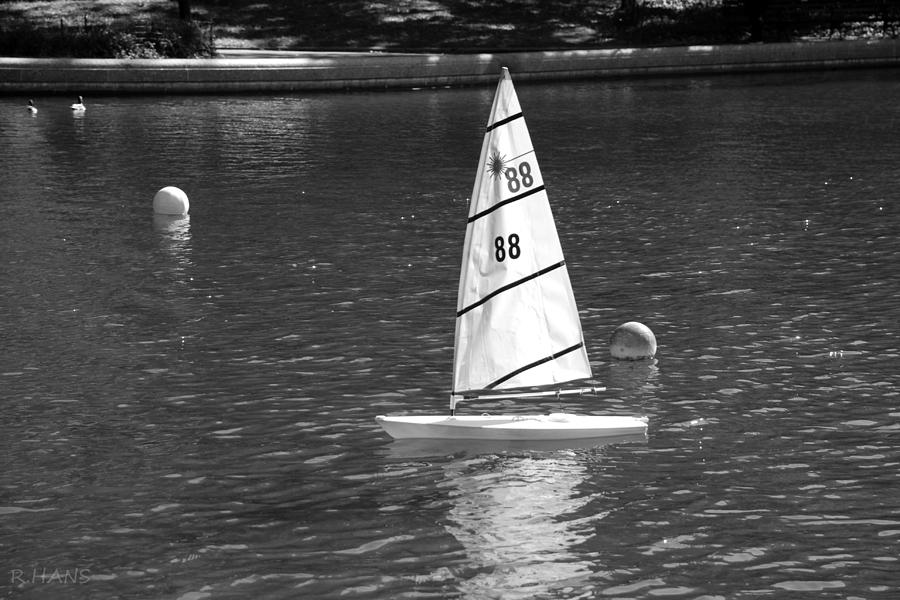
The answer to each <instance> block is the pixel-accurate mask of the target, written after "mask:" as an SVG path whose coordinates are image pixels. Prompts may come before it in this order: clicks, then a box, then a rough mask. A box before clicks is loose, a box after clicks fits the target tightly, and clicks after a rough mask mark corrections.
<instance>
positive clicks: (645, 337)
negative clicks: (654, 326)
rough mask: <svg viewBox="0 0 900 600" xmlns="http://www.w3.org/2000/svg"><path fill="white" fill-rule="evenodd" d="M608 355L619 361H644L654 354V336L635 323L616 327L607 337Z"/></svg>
mask: <svg viewBox="0 0 900 600" xmlns="http://www.w3.org/2000/svg"><path fill="white" fill-rule="evenodd" d="M609 353H610V354H611V355H612V357H613V358H617V359H619V360H644V359H649V358H653V357H654V355H655V354H656V336H655V335H653V332H652V331H650V328H649V327H647V326H646V325H644V324H643V323H638V322H637V321H629V322H627V323H624V324H622V325H619V326H618V327H616V330H615V331H613V333H612V335H611V336H610V337H609Z"/></svg>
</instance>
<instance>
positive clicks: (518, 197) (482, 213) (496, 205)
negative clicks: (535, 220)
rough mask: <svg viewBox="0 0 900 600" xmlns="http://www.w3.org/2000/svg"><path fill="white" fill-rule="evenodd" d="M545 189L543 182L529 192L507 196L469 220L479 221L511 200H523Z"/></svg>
mask: <svg viewBox="0 0 900 600" xmlns="http://www.w3.org/2000/svg"><path fill="white" fill-rule="evenodd" d="M543 191H544V186H543V184H541V185H539V186H537V187H536V188H533V189H530V190H528V191H527V192H524V193H522V194H519V195H518V196H513V197H512V198H507V199H506V200H503V201H502V202H498V203H497V204H495V205H493V206H492V207H490V208H486V209H484V210H483V211H481V212H480V213H478V214H474V215H472V216H471V217H469V220H468V222H469V223H471V222H472V221H477V220H478V219H480V218H481V217H483V216H485V215H489V214H491V213H492V212H494V211H495V210H497V209H498V208H500V207H501V206H506V205H507V204H510V203H511V202H517V201H519V200H521V199H522V198H527V197H528V196H532V195H534V194H537V193H538V192H543Z"/></svg>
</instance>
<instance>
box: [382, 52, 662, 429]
mask: <svg viewBox="0 0 900 600" xmlns="http://www.w3.org/2000/svg"><path fill="white" fill-rule="evenodd" d="M457 303H458V304H457V315H456V339H455V351H454V361H453V391H452V392H451V396H450V414H449V415H446V414H444V415H438V416H435V415H412V416H378V417H376V421H378V423H379V424H380V425H381V426H382V427H383V428H384V430H385V431H387V433H388V434H390V435H391V436H392V437H394V438H433V439H487V440H536V441H557V440H575V439H590V438H598V437H618V436H629V435H635V434H643V433H646V430H647V421H646V420H645V419H642V418H636V417H628V416H595V415H574V414H569V413H553V414H548V415H478V416H468V415H457V414H456V405H457V402H459V401H460V400H463V399H467V398H478V399H479V400H482V401H484V400H489V399H491V398H498V399H499V398H504V399H509V398H527V397H535V396H542V395H544V396H556V395H562V394H571V393H584V392H587V391H592V390H593V389H594V388H574V389H572V388H568V389H567V388H566V387H565V386H566V385H567V384H571V383H572V382H575V381H578V380H584V379H588V378H590V377H591V367H590V364H589V362H588V357H587V351H586V349H585V344H584V339H583V337H582V333H581V321H580V320H579V317H578V309H577V307H576V305H575V297H574V295H573V293H572V286H571V283H570V282H569V274H568V271H567V269H566V262H565V259H564V258H563V253H562V247H561V245H560V242H559V237H558V236H557V233H556V226H555V224H554V222H553V215H552V213H551V210H550V202H549V200H548V198H547V192H546V191H545V189H544V181H543V178H542V177H541V171H540V168H539V167H538V162H537V158H536V157H535V154H534V149H533V148H532V145H531V136H530V135H529V134H528V128H527V127H526V125H525V119H524V118H523V116H522V110H521V108H520V106H519V100H518V98H517V96H516V92H515V89H514V88H513V84H512V79H511V78H510V76H509V71H508V70H507V69H506V68H503V72H502V74H501V77H500V83H499V85H498V86H497V92H496V94H495V96H494V103H493V106H492V108H491V115H490V119H489V120H488V126H487V131H486V132H485V136H484V143H483V145H482V147H481V159H480V161H479V166H478V171H477V173H476V175H475V187H474V189H473V191H472V199H471V203H470V206H469V219H468V224H467V228H466V238H465V245H464V247H463V260H462V269H461V273H460V281H459V295H458V300H457ZM523 389H529V390H530V391H528V392H524V393H503V391H504V390H506V391H507V392H509V391H510V390H523ZM534 390H538V391H534ZM485 394H487V395H485Z"/></svg>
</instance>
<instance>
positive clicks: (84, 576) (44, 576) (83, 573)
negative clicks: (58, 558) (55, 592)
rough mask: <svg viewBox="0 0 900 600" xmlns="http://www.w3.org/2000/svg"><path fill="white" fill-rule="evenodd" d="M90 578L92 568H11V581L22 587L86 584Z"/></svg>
mask: <svg viewBox="0 0 900 600" xmlns="http://www.w3.org/2000/svg"><path fill="white" fill-rule="evenodd" d="M90 580H91V571H90V569H83V568H81V567H77V568H74V569H49V568H47V567H32V568H31V569H10V570H9V582H10V583H11V584H13V585H16V586H20V587H23V586H30V585H84V584H85V583H88V582H89V581H90Z"/></svg>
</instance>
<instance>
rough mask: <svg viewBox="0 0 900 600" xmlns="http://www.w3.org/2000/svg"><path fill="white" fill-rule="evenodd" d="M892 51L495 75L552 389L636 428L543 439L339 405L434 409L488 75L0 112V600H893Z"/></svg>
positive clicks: (58, 101) (897, 149) (439, 404)
mask: <svg viewBox="0 0 900 600" xmlns="http://www.w3.org/2000/svg"><path fill="white" fill-rule="evenodd" d="M897 74H898V73H897V72H896V71H872V72H869V71H861V72H850V73H810V74H803V75H777V76H752V77H720V78H712V79H702V78H697V79H676V80H650V81H641V82H634V81H617V82H580V83H557V84H528V85H525V84H522V85H519V86H518V92H519V97H520V100H521V102H522V105H523V108H524V110H525V114H526V117H527V119H528V123H529V127H530V129H531V134H532V138H533V140H534V144H535V148H536V151H537V156H538V158H539V160H540V161H541V167H542V171H543V174H544V177H545V179H546V183H547V188H548V192H549V195H550V200H551V203H552V204H553V206H554V211H555V215H556V218H557V221H558V222H557V226H558V229H559V231H560V236H561V238H562V244H563V248H564V250H565V252H566V257H567V260H568V263H569V271H570V274H571V276H572V279H573V285H574V288H575V295H576V298H577V301H578V304H579V308H580V311H581V313H582V319H583V327H584V333H585V337H586V340H587V343H588V348H589V354H590V356H591V359H592V364H593V367H594V372H595V377H596V379H597V381H598V382H599V383H601V384H603V385H606V386H607V388H608V389H607V391H606V392H604V393H602V394H600V395H599V396H598V397H596V398H576V399H567V400H566V401H565V408H568V409H571V410H576V411H582V412H609V413H615V414H644V415H647V416H648V417H649V418H650V427H649V432H648V437H647V439H646V440H638V441H625V442H620V443H615V444H609V445H605V446H595V447H588V448H576V449H569V450H553V449H527V448H525V449H523V448H491V447H476V446H468V447H466V446H462V447H459V446H457V447H449V446H447V447H442V446H437V445H432V446H422V445H415V444H401V443H396V442H391V441H390V440H389V438H387V437H386V436H385V435H384V434H383V433H382V432H381V431H380V429H379V428H378V427H377V426H376V424H375V422H374V419H373V417H374V416H375V415H376V414H380V413H404V412H417V411H418V412H435V411H438V412H442V411H444V410H446V407H447V402H448V396H447V393H448V389H449V386H450V378H451V375H450V364H451V360H452V337H453V323H454V310H455V294H456V287H457V277H458V271H459V261H460V253H461V248H462V241H463V239H462V236H463V231H464V223H465V218H466V199H467V196H468V194H469V193H470V191H471V186H472V181H473V178H474V175H475V169H476V167H477V165H476V163H477V159H478V153H479V150H480V146H481V136H482V131H483V127H484V125H485V122H486V120H487V116H488V110H489V106H490V102H491V97H492V94H493V87H494V86H486V87H484V88H471V89H462V90H422V91H408V92H396V93H393V92H392V93H354V94H334V95H332V94H319V95H306V96H304V95H291V96H264V95H260V96H237V97H205V96H197V97H191V96H179V97H96V98H86V103H87V105H88V109H87V112H86V113H85V114H83V115H73V114H72V113H71V111H69V109H68V108H67V106H68V104H69V102H70V101H71V100H70V99H68V98H59V97H39V98H36V99H35V100H36V103H37V105H38V107H39V109H40V112H39V113H38V114H37V115H36V116H35V117H32V116H30V115H29V114H27V113H26V111H25V101H26V99H25V98H18V97H3V98H0V160H2V172H0V209H2V219H0V339H2V343H3V351H2V353H0V407H2V413H0V557H2V560H0V568H2V572H0V576H2V579H0V598H4V599H7V598H9V599H13V598H15V599H19V598H35V599H36V598H40V599H46V598H66V599H82V598H104V599H108V598H128V599H134V598H165V599H179V600H202V599H206V598H210V599H221V598H266V599H272V598H316V599H319V598H355V599H383V598H384V599H393V598H411V599H413V598H414V599H426V598H458V599H483V598H491V599H504V600H505V599H516V598H523V599H525V598H528V599H532V598H542V599H550V598H554V599H571V598H634V599H637V598H641V599H643V598H647V599H650V598H692V599H704V600H710V599H723V600H726V599H727V600H733V599H749V598H753V599H757V598H778V599H781V598H784V599H788V598H790V599H793V598H815V599H820V598H842V599H866V600H870V599H876V598H895V597H897V596H896V595H897V593H898V588H900V574H898V572H900V497H898V484H900V394H898V383H900V377H898V374H897V373H898V359H900V339H898V336H897V327H898V322H900V303H898V300H897V298H898V296H900V278H898V277H897V265H898V258H900V241H898V233H900V211H898V206H897V202H896V196H897V184H898V158H900V135H898V132H900V104H898V103H897V98H898V97H900V79H898V77H897ZM513 77H515V73H513ZM166 185H177V186H179V187H181V188H182V189H184V190H185V191H186V192H187V193H188V195H189V196H190V198H191V211H190V217H189V218H185V219H171V218H160V217H154V215H153V214H152V210H151V202H152V198H153V195H154V194H155V192H156V191H157V190H158V189H160V188H161V187H163V186H166ZM629 320H637V321H640V322H642V323H644V324H646V325H648V326H649V327H650V328H651V329H652V330H653V331H654V333H655V334H656V337H657V340H658V342H659V352H658V356H657V361H656V362H654V363H653V364H648V363H627V364H626V363H617V362H614V361H612V360H610V359H609V357H608V351H607V339H608V337H609V335H610V333H611V332H612V330H613V329H614V328H615V327H616V326H617V325H619V324H621V323H623V322H625V321H629ZM502 408H504V409H512V408H513V407H502ZM532 408H533V407H532ZM541 408H548V409H554V408H555V406H553V405H549V406H543V407H541ZM461 409H463V410H470V411H486V410H497V407H491V406H483V405H474V406H472V405H469V406H463V407H461Z"/></svg>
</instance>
